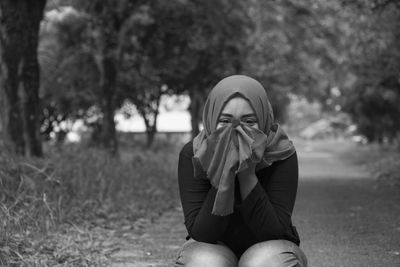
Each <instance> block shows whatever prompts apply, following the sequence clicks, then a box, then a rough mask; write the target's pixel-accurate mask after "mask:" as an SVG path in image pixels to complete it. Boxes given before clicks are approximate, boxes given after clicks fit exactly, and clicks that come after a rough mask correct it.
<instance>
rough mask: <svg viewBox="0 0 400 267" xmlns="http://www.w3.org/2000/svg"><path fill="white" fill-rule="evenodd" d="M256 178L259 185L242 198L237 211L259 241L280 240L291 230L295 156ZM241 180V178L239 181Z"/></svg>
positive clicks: (296, 182)
mask: <svg viewBox="0 0 400 267" xmlns="http://www.w3.org/2000/svg"><path fill="white" fill-rule="evenodd" d="M257 174H258V177H259V179H258V181H257V182H256V183H255V185H254V186H253V187H252V189H251V191H250V192H249V193H248V195H247V196H244V197H243V196H242V198H243V201H242V204H241V207H240V211H241V213H242V215H243V218H244V221H245V222H246V224H247V225H248V226H249V228H250V229H251V231H252V232H253V233H254V235H255V236H257V237H258V238H259V239H260V241H263V240H269V239H274V238H282V237H283V236H284V235H285V233H286V231H288V229H290V226H291V215H292V211H293V207H294V203H295V199H296V193H297V184H298V162H297V154H296V153H295V154H293V155H292V156H290V157H289V158H287V159H285V160H282V161H277V162H275V163H274V164H273V165H272V166H270V167H268V168H265V169H263V170H261V171H260V173H257ZM249 177H250V176H249ZM243 178H244V177H241V180H242V181H243V180H244V179H243ZM241 180H239V183H240V181H241ZM250 180H251V179H250ZM246 182H248V181H246ZM241 191H242V190H241Z"/></svg>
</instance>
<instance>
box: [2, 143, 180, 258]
mask: <svg viewBox="0 0 400 267" xmlns="http://www.w3.org/2000/svg"><path fill="white" fill-rule="evenodd" d="M142 143H143V142H142V140H139V141H136V142H128V141H126V140H122V142H121V153H120V155H119V157H117V158H114V157H110V156H109V155H108V154H107V153H106V152H105V151H102V150H99V149H94V148H84V147H80V146H76V145H68V146H65V147H63V148H62V149H61V150H59V149H55V148H54V147H46V157H45V158H44V159H27V158H23V157H11V156H10V155H5V154H1V155H0V184H1V186H0V200H1V204H0V218H1V222H0V266H21V265H25V266H64V265H68V266H70V265H74V266H75V265H78V266H85V265H96V266H99V265H107V262H108V259H107V255H108V254H110V253H112V252H113V247H112V244H109V243H108V240H109V237H110V235H113V232H112V231H110V229H119V228H121V227H126V226H127V225H129V227H131V228H135V227H136V226H137V225H134V224H133V223H134V222H136V221H138V219H139V218H146V219H149V220H153V219H154V218H157V217H158V216H159V215H160V214H161V213H163V212H164V211H166V210H169V209H171V208H172V207H176V206H177V204H178V202H177V201H178V192H177V187H176V182H175V179H176V166H177V159H178V149H179V147H181V142H180V141H178V140H169V141H168V142H167V141H166V140H161V141H158V142H156V144H155V145H154V147H153V148H152V149H151V150H148V149H145V148H144V147H143V145H142ZM106 229H108V230H106Z"/></svg>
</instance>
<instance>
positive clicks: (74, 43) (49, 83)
mask: <svg viewBox="0 0 400 267" xmlns="http://www.w3.org/2000/svg"><path fill="white" fill-rule="evenodd" d="M87 23H88V18H87V16H86V15H85V14H84V13H82V12H78V11H77V10H75V9H73V8H72V7H60V8H59V9H54V10H51V11H50V12H48V13H47V14H46V18H45V20H44V22H43V23H42V26H41V31H40V43H39V62H40V66H41V72H42V76H41V101H42V118H41V121H40V124H41V131H42V134H43V136H44V138H45V140H48V139H49V138H50V134H51V133H55V134H57V135H63V133H65V132H68V131H69V129H68V128H65V125H67V124H66V122H67V121H68V120H76V119H85V118H86V117H87V116H89V115H90V111H89V110H90V108H91V107H92V106H93V105H95V103H96V97H97V89H96V82H97V81H98V77H99V73H98V71H97V68H96V65H95V62H94V59H93V57H92V55H91V53H90V51H89V49H88V47H87V46H85V42H86V39H87V32H86V31H87V29H86V24H87ZM82 73H84V74H85V75H82ZM63 126H64V128H63Z"/></svg>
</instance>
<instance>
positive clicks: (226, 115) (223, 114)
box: [221, 113, 233, 118]
mask: <svg viewBox="0 0 400 267" xmlns="http://www.w3.org/2000/svg"><path fill="white" fill-rule="evenodd" d="M221 116H224V117H230V118H231V117H233V116H232V114H229V113H221Z"/></svg>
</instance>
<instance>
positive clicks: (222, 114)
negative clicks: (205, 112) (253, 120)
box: [221, 113, 256, 118]
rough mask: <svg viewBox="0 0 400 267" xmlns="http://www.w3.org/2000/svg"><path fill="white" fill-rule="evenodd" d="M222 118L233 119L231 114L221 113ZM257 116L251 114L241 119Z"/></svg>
mask: <svg viewBox="0 0 400 267" xmlns="http://www.w3.org/2000/svg"><path fill="white" fill-rule="evenodd" d="M221 116H224V117H228V118H232V117H233V115H232V114H229V113H221ZM255 116H256V114H254V113H249V114H244V115H242V116H241V118H249V117H255Z"/></svg>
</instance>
